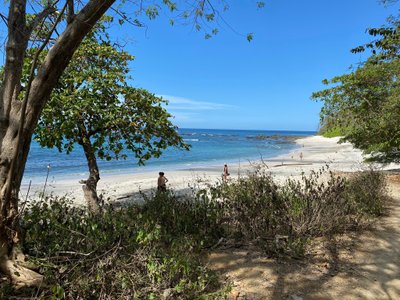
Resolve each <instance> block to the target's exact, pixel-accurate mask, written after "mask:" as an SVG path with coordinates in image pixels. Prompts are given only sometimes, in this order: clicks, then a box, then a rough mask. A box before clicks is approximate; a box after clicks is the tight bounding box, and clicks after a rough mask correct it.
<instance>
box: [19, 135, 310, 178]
mask: <svg viewBox="0 0 400 300" xmlns="http://www.w3.org/2000/svg"><path fill="white" fill-rule="evenodd" d="M179 133H180V134H181V136H182V137H183V139H184V141H185V142H186V143H189V144H191V145H192V147H191V149H190V151H185V150H178V149H175V148H169V149H167V150H165V152H164V154H163V155H162V156H161V157H160V158H158V159H150V160H149V161H147V163H146V165H145V166H139V165H138V164H137V160H135V157H134V156H133V155H130V156H129V157H128V159H126V160H113V161H105V160H98V165H99V168H100V174H101V175H102V176H104V175H112V174H127V173H141V172H147V171H154V172H157V173H158V171H171V170H185V169H197V168H204V167H207V166H216V165H221V166H222V165H223V163H224V162H226V163H228V164H229V163H247V162H248V161H249V160H256V159H260V158H261V157H262V158H264V159H267V158H271V157H274V156H277V155H282V154H285V153H289V152H290V151H292V150H294V149H295V148H296V147H298V145H297V144H295V143H294V142H290V141H288V140H285V139H282V138H279V137H278V138H265V136H272V135H278V136H310V135H315V134H316V132H311V131H276V130H221V129H188V128H182V129H179ZM261 136H263V137H262V138H260V137H261ZM48 171H49V177H50V178H53V179H54V178H56V179H58V180H60V179H68V178H71V179H72V178H76V177H79V179H85V178H86V177H87V176H88V171H87V163H86V159H85V156H84V153H83V150H82V149H81V147H80V146H79V145H77V146H76V147H75V149H74V151H72V153H70V154H69V155H67V154H65V153H60V152H59V151H58V150H57V149H47V148H41V147H40V146H39V144H38V143H37V142H35V141H33V142H32V145H31V150H30V153H29V157H28V161H27V164H26V169H25V174H24V179H23V181H24V182H29V181H30V180H32V181H33V182H35V181H39V180H42V179H43V178H45V177H46V176H47V172H48Z"/></svg>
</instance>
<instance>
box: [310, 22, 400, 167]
mask: <svg viewBox="0 0 400 300" xmlns="http://www.w3.org/2000/svg"><path fill="white" fill-rule="evenodd" d="M368 32H369V34H370V35H372V36H374V37H377V39H375V40H374V41H372V42H370V43H368V44H366V45H363V46H360V47H357V48H355V49H353V50H352V51H353V52H356V53H357V52H362V51H366V50H371V55H370V57H369V58H368V59H367V60H366V61H365V62H364V63H362V64H361V65H360V66H358V67H357V68H356V69H355V70H354V71H353V72H351V73H349V74H344V75H341V76H337V77H334V78H332V79H331V80H324V81H323V83H324V84H326V85H331V86H332V87H330V88H327V89H325V90H322V91H319V92H315V93H313V94H312V96H311V97H312V99H314V100H319V101H322V102H323V103H324V105H323V107H322V109H321V124H322V131H321V132H322V133H325V134H327V135H329V134H332V132H334V133H336V134H338V135H342V136H343V140H344V141H349V142H351V143H353V144H354V145H355V146H356V147H357V148H360V149H362V150H363V151H364V153H365V154H369V155H368V157H367V158H368V159H369V160H375V161H383V162H392V161H394V162H399V161H400V130H399V129H400V128H399V124H400V82H399V77H400V26H399V22H398V20H392V21H391V23H390V24H389V26H386V27H381V28H373V29H369V31H368Z"/></svg>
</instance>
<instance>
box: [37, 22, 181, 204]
mask: <svg viewBox="0 0 400 300" xmlns="http://www.w3.org/2000/svg"><path fill="white" fill-rule="evenodd" d="M97 27H99V28H98V29H97V30H96V31H95V32H92V33H90V34H89V35H88V36H87V37H86V38H85V39H84V41H83V42H82V44H81V46H80V47H79V48H78V50H77V51H76V52H75V54H74V57H73V58H72V60H71V63H70V65H69V66H68V67H67V69H66V70H65V72H64V74H63V76H62V77H61V79H60V83H59V84H58V85H57V86H56V88H55V89H54V90H53V92H52V94H51V97H50V100H49V102H48V103H47V105H46V107H45V108H44V110H43V112H42V115H41V117H40V119H39V123H38V126H37V128H36V131H35V133H36V135H35V139H36V140H37V141H38V142H39V143H40V145H41V146H44V147H48V148H53V147H56V148H58V150H59V151H60V152H61V151H63V150H64V151H66V153H70V152H71V151H72V150H73V149H74V147H75V145H76V144H79V145H81V146H82V147H83V150H84V153H85V156H86V160H87V163H88V168H89V177H88V179H87V180H84V181H82V183H83V184H84V185H83V190H84V194H85V198H86V200H87V202H88V205H89V208H90V210H91V211H93V212H95V211H98V210H99V198H98V196H97V191H96V188H97V183H98V181H99V180H100V172H99V168H98V165H97V160H96V157H98V158H101V159H106V160H111V159H120V158H122V159H125V158H126V157H127V152H126V151H125V152H124V150H128V151H130V152H133V153H134V155H135V157H136V158H137V159H138V162H139V164H143V163H144V162H145V161H146V160H148V159H149V158H151V157H159V156H160V155H161V153H162V150H163V149H165V148H167V147H169V146H177V147H180V148H185V149H188V145H186V144H184V143H183V141H182V139H181V137H180V136H179V135H178V133H177V131H176V128H175V127H174V126H173V124H172V123H171V121H170V120H169V118H170V117H171V116H170V115H169V114H168V113H167V111H166V110H165V108H164V107H163V106H162V105H164V104H165V103H166V102H165V101H163V100H162V99H161V98H159V97H156V96H154V95H153V94H151V93H149V92H148V91H146V90H144V89H136V88H132V87H130V86H128V85H127V83H126V79H127V74H128V72H129V69H128V67H127V65H128V62H129V60H131V59H133V57H132V56H130V55H129V54H128V53H126V52H124V51H120V50H118V49H116V47H115V46H112V45H111V43H110V41H109V40H108V39H107V35H106V34H105V31H104V26H97ZM32 50H33V51H34V49H32Z"/></svg>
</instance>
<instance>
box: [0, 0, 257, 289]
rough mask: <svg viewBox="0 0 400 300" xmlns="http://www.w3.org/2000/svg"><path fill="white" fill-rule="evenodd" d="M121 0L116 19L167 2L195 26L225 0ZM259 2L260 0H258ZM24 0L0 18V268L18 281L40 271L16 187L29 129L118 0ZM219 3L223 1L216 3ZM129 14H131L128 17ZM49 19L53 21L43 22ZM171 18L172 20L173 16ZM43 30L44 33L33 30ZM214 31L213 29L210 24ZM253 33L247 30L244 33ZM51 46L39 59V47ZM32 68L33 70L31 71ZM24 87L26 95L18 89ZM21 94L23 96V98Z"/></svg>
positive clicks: (12, 0) (212, 16)
mask: <svg viewBox="0 0 400 300" xmlns="http://www.w3.org/2000/svg"><path fill="white" fill-rule="evenodd" d="M126 2H127V1H125V0H120V2H119V4H120V5H119V6H116V7H115V8H113V10H114V11H115V12H116V14H118V15H119V16H120V20H119V21H120V23H124V22H128V23H130V24H133V25H136V26H142V25H143V23H142V21H141V20H139V18H140V16H141V15H145V16H146V17H147V18H150V19H153V18H155V17H157V15H158V14H159V11H160V9H162V7H166V8H167V9H168V10H169V11H171V12H172V13H174V14H175V17H176V18H183V20H192V23H193V22H194V24H195V28H197V29H199V30H200V29H201V28H207V26H203V27H202V24H203V23H208V24H212V23H213V24H218V21H219V19H220V17H219V13H218V12H219V10H221V11H223V10H225V8H226V5H225V1H220V2H217V1H216V2H217V3H213V1H211V0H204V1H203V0H201V1H197V0H193V1H179V2H176V3H175V2H172V1H170V0H159V1H146V0H140V1H129V4H130V6H129V9H131V10H132V11H131V14H127V13H126V12H124V11H123V10H122V9H121V5H122V4H124V3H126ZM256 3H257V5H258V6H260V5H261V6H262V4H261V3H259V2H256ZM27 4H28V1H27V0H9V12H8V16H3V15H1V16H0V17H1V20H3V21H4V22H5V25H6V26H7V28H8V34H7V43H6V51H5V54H6V55H5V64H4V75H3V80H2V83H1V87H0V270H1V271H2V272H3V273H5V274H7V275H8V276H9V277H10V278H11V280H13V282H14V283H15V284H16V285H18V284H30V283H31V284H34V283H37V282H40V281H41V280H42V278H41V276H38V274H36V273H34V272H32V271H29V270H27V269H25V268H23V267H22V266H21V261H20V257H23V256H22V255H21V256H20V255H19V254H21V252H20V251H19V250H18V249H19V247H18V245H20V234H18V193H19V189H20V185H21V180H22V176H23V172H24V169H25V164H26V159H27V156H28V153H29V149H30V143H31V140H32V134H33V131H34V128H35V127H36V124H37V121H38V120H39V117H40V114H41V112H42V110H43V108H44V107H45V105H46V103H47V101H48V100H49V97H50V94H51V92H52V90H53V89H54V88H55V87H56V85H57V82H58V80H59V79H60V77H61V75H62V74H63V72H64V70H65V68H66V67H67V65H68V63H69V61H70V60H71V58H72V56H73V54H74V52H75V51H76V49H77V48H78V46H79V45H80V43H81V42H82V40H83V38H84V37H85V36H86V35H87V34H88V33H89V32H90V30H91V29H92V28H93V26H94V25H95V24H96V23H97V22H98V21H99V20H100V18H101V17H102V16H103V15H104V14H105V13H106V11H107V10H109V9H110V8H111V6H112V5H113V4H117V1H116V0H86V1H77V0H64V1H63V0H47V1H36V0H32V1H29V4H30V6H29V7H30V9H31V11H33V12H34V13H33V15H31V16H28V15H27ZM217 5H222V8H221V9H218V6H217ZM131 16H133V17H131ZM47 24H51V25H50V27H47ZM171 24H173V22H171ZM38 32H46V33H47V36H46V37H45V38H44V39H43V38H41V37H42V35H41V34H39V36H40V38H37V36H36V33H38ZM211 32H212V33H214V34H216V33H217V32H218V31H217V30H211ZM248 39H249V40H250V39H251V35H249V36H248ZM32 44H34V45H36V46H37V52H36V53H35V56H34V58H33V60H32V62H31V68H30V73H29V78H28V80H27V84H26V85H22V83H21V78H22V73H23V62H24V57H25V56H26V51H27V49H28V48H29V46H30V45H32ZM46 47H50V49H49V51H48V52H47V54H46V57H45V58H44V60H43V62H42V63H40V64H38V57H39V56H40V53H41V52H42V51H43V50H44V49H45V48H46ZM35 70H36V71H35ZM22 90H24V91H25V93H24V97H23V98H22V97H21V91H22ZM21 98H22V99H21Z"/></svg>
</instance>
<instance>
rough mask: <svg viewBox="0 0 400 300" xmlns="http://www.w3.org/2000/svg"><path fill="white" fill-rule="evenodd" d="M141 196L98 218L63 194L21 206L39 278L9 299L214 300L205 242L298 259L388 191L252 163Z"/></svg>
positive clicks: (366, 219) (353, 222)
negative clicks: (193, 186)
mask: <svg viewBox="0 0 400 300" xmlns="http://www.w3.org/2000/svg"><path fill="white" fill-rule="evenodd" d="M144 198H145V199H144V200H145V201H144V204H143V205H136V204H133V205H129V206H127V207H123V208H116V207H113V206H112V205H108V206H105V207H104V208H103V210H102V211H101V213H99V214H97V215H92V214H89V213H88V212H87V211H86V210H85V209H83V208H79V207H75V206H73V205H72V201H71V200H68V199H66V198H57V197H53V196H49V197H48V198H46V199H44V200H41V201H38V202H32V203H28V204H27V206H26V209H25V210H24V214H23V215H22V218H21V226H22V229H23V232H24V247H25V248H24V252H25V253H26V254H28V255H29V256H30V258H31V261H33V262H34V263H36V265H37V266H38V271H39V272H40V273H42V274H44V275H45V278H46V284H45V285H44V286H43V287H41V288H40V289H39V290H37V291H32V290H31V289H29V290H23V291H19V292H18V293H19V294H18V295H20V296H21V297H23V296H25V297H27V296H31V295H33V294H34V295H38V297H39V298H41V299H48V298H51V299H160V298H163V297H164V298H166V299H221V298H224V295H226V292H227V290H228V288H227V287H221V286H220V285H219V282H218V278H217V277H216V276H215V274H214V273H213V272H211V271H210V270H208V269H207V268H206V267H205V266H204V264H203V262H202V260H201V257H202V254H203V253H204V252H205V251H207V249H208V248H214V247H216V245H219V244H220V243H221V241H229V242H231V241H233V242H235V243H237V244H249V243H252V244H253V245H254V244H255V245H258V246H259V247H260V248H262V249H264V250H265V251H266V252H267V253H268V254H270V255H290V256H294V257H301V256H302V255H303V254H304V251H305V250H306V248H307V247H308V244H309V243H308V242H309V241H310V240H311V239H312V238H314V237H318V236H327V235H332V234H336V233H342V232H345V231H346V230H357V229H359V228H362V227H363V226H364V225H365V224H370V223H371V221H372V220H373V218H375V217H376V216H378V215H380V214H381V213H382V211H383V208H384V204H385V200H386V199H387V196H386V185H385V179H384V176H383V175H382V174H381V173H379V172H376V171H367V172H362V173H358V174H354V175H352V176H350V177H349V178H348V179H346V178H344V177H340V176H335V175H334V174H333V173H332V172H329V171H328V170H325V169H321V170H320V171H318V172H311V174H309V175H308V176H305V175H303V176H302V178H301V179H300V180H295V179H288V180H287V181H286V182H284V183H282V184H277V183H276V182H275V181H274V179H273V177H272V176H271V175H270V174H269V173H267V172H265V171H262V170H261V169H257V170H256V171H255V172H253V173H250V174H249V175H248V176H247V177H244V178H240V179H239V180H238V181H233V182H231V183H224V182H220V183H218V184H216V185H215V186H213V187H211V188H209V189H204V190H199V191H197V192H196V193H194V194H193V195H187V196H186V197H181V198H177V197H175V195H174V194H173V193H172V192H168V193H158V194H156V195H153V196H151V197H146V196H144ZM0 279H1V278H0ZM1 280H3V281H0V298H8V297H9V296H10V295H13V293H14V292H13V291H12V290H11V289H10V288H9V285H8V284H7V283H6V282H5V281H4V279H1ZM14 295H15V293H14Z"/></svg>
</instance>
